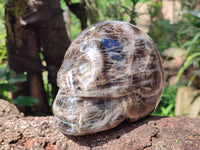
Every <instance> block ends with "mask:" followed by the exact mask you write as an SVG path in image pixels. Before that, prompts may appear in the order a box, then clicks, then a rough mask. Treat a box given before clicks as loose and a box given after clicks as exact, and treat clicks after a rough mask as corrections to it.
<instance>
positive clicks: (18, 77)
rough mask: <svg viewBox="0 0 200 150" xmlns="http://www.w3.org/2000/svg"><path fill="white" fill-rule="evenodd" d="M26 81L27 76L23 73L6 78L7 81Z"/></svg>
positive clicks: (11, 82)
mask: <svg viewBox="0 0 200 150" xmlns="http://www.w3.org/2000/svg"><path fill="white" fill-rule="evenodd" d="M24 81H27V78H26V76H25V75H24V74H18V75H16V76H15V77H13V78H11V79H9V80H8V83H10V84H14V83H16V82H24Z"/></svg>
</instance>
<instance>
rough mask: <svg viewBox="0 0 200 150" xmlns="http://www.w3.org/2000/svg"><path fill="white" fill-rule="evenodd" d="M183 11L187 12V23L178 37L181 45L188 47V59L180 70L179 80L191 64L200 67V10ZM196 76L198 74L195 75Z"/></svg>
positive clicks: (186, 53) (186, 54)
mask: <svg viewBox="0 0 200 150" xmlns="http://www.w3.org/2000/svg"><path fill="white" fill-rule="evenodd" d="M183 13H185V16H184V17H185V19H186V23H185V24H184V26H183V27H182V28H181V29H180V30H179V32H178V33H179V34H178V37H179V44H180V45H182V46H181V47H182V48H186V52H185V56H186V61H185V63H184V65H183V67H182V68H181V69H180V70H179V72H178V75H177V80H179V79H180V77H181V75H182V74H183V73H184V71H185V70H186V69H187V68H188V67H189V66H191V65H193V67H197V68H199V67H200V42H199V41H200V11H183ZM195 76H197V74H194V76H193V77H195ZM192 80H194V79H192Z"/></svg>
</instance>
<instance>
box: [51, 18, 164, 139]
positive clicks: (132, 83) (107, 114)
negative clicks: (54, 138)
mask: <svg viewBox="0 0 200 150" xmlns="http://www.w3.org/2000/svg"><path fill="white" fill-rule="evenodd" d="M57 83H58V86H59V91H58V94H57V96H56V99H55V100H54V104H53V111H54V116H55V120H56V125H57V126H58V128H59V129H60V131H61V132H63V133H64V134H67V135H75V136H79V135H85V134H91V133H95V132H99V131H103V130H107V129H110V128H114V127H115V126H117V125H118V124H119V123H121V122H122V121H123V120H124V119H128V118H129V119H130V120H132V121H136V120H139V119H141V118H143V117H145V116H147V115H149V114H150V113H151V112H152V111H153V110H154V109H155V107H156V106H157V104H158V102H159V100H160V97H161V95H162V91H163V85H164V84H163V69H162V65H161V61H160V56H159V53H158V50H157V48H156V45H155V44H154V42H153V41H152V39H151V38H150V37H149V36H148V35H147V34H146V33H144V32H143V31H142V30H140V29H139V28H137V27H136V26H134V25H132V24H129V23H126V22H121V21H105V22H101V23H98V24H95V25H91V26H89V27H88V28H86V29H85V30H83V31H82V32H81V33H80V34H79V35H78V36H77V38H76V39H75V40H74V41H73V42H72V43H71V45H70V47H69V48H68V50H67V52H66V54H65V57H64V60H63V64H62V66H61V68H60V70H59V72H58V75H57Z"/></svg>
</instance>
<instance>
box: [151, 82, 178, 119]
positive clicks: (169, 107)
mask: <svg viewBox="0 0 200 150" xmlns="http://www.w3.org/2000/svg"><path fill="white" fill-rule="evenodd" d="M177 89H178V87H177V86H172V85H169V86H167V87H166V88H165V89H164V92H163V95H162V98H161V100H160V103H159V105H158V107H157V108H156V110H155V111H154V112H153V115H158V116H174V108H175V101H176V93H177Z"/></svg>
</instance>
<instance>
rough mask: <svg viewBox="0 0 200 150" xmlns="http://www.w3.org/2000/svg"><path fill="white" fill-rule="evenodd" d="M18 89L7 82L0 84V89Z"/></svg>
mask: <svg viewBox="0 0 200 150" xmlns="http://www.w3.org/2000/svg"><path fill="white" fill-rule="evenodd" d="M17 89H18V87H17V86H15V85H13V84H9V83H3V84H0V91H16V90H17Z"/></svg>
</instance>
